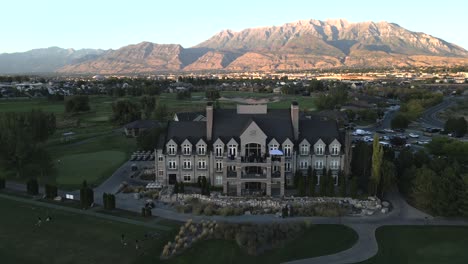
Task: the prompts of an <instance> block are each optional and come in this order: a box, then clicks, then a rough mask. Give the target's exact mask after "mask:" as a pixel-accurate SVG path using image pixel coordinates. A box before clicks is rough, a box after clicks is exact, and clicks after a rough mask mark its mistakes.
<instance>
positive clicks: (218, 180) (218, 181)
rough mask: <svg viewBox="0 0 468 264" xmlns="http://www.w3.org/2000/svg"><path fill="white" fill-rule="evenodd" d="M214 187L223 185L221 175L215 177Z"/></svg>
mask: <svg viewBox="0 0 468 264" xmlns="http://www.w3.org/2000/svg"><path fill="white" fill-rule="evenodd" d="M215 185H218V186H219V185H223V176H222V175H216V177H215Z"/></svg>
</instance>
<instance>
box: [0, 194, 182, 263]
mask: <svg viewBox="0 0 468 264" xmlns="http://www.w3.org/2000/svg"><path fill="white" fill-rule="evenodd" d="M0 208H2V212H8V213H2V217H0V227H1V228H0V256H1V257H0V258H1V263H5V264H6V263H21V264H29V263H36V264H42V263H44V264H45V263H49V264H54V263H57V264H58V263H69V264H72V263H89V264H93V263H99V264H106V263H110V264H111V263H112V264H113V263H142V262H143V263H150V261H152V259H154V256H159V253H160V248H161V247H162V246H163V244H164V243H165V242H166V241H167V240H168V239H170V238H172V234H171V235H169V234H167V233H166V232H161V231H160V230H155V229H152V228H148V227H141V226H135V225H130V224H125V223H120V222H114V221H109V220H104V219H99V218H95V217H91V216H83V215H78V214H74V213H69V212H64V211H61V210H53V209H48V208H44V207H39V206H33V205H29V204H25V203H21V202H14V201H10V200H4V199H1V198H0ZM47 215H50V216H51V217H52V220H53V221H52V222H49V223H47V222H43V224H42V225H41V227H37V226H35V224H36V222H37V217H42V219H43V220H45V218H46V217H47ZM169 226H173V227H176V226H177V225H176V224H169ZM145 232H158V233H160V234H161V235H162V237H161V238H159V239H156V238H155V239H151V240H147V241H142V240H143V238H144V234H145ZM170 233H172V232H170ZM121 234H125V236H126V237H127V241H128V242H129V245H128V246H126V247H125V246H123V245H121V244H120V235H121ZM136 239H138V240H140V241H141V242H140V243H141V246H142V249H140V250H139V251H136V249H135V242H134V241H135V240H136Z"/></svg>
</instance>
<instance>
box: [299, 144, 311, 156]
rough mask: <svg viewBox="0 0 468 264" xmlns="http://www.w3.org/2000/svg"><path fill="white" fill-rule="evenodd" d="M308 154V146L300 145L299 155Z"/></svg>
mask: <svg viewBox="0 0 468 264" xmlns="http://www.w3.org/2000/svg"><path fill="white" fill-rule="evenodd" d="M308 154H309V145H306V144H302V145H301V155H308Z"/></svg>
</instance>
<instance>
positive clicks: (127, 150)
mask: <svg viewBox="0 0 468 264" xmlns="http://www.w3.org/2000/svg"><path fill="white" fill-rule="evenodd" d="M134 150H136V141H135V139H134V138H126V137H125V136H123V135H121V134H119V133H111V134H106V135H103V136H100V137H96V138H91V139H89V140H87V141H85V142H83V143H80V142H79V143H70V144H61V145H56V146H54V147H51V148H49V152H50V153H51V154H52V156H53V160H54V163H55V167H56V168H57V173H56V175H57V177H56V181H57V183H58V185H59V187H60V188H65V189H76V188H78V187H79V186H80V184H81V183H82V182H83V180H87V182H88V184H92V185H98V184H99V183H100V182H102V181H104V180H105V179H107V178H109V177H110V176H111V175H112V173H113V172H114V171H115V170H116V169H117V168H119V167H120V166H121V165H122V164H123V163H124V162H125V161H126V160H127V159H128V158H129V157H130V154H131V153H132V152H133V151H134ZM59 160H60V161H59Z"/></svg>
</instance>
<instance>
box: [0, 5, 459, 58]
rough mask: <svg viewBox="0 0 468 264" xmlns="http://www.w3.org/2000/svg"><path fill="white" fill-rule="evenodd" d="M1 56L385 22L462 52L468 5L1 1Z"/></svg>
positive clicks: (189, 43)
mask: <svg viewBox="0 0 468 264" xmlns="http://www.w3.org/2000/svg"><path fill="white" fill-rule="evenodd" d="M1 10H2V12H1V15H0V30H1V40H0V53H3V52H21V51H26V50H30V49H33V48H45V47H50V46H59V47H62V48H75V49H80V48H102V49H109V48H113V49H117V48H119V47H122V46H125V45H128V44H135V43H139V42H142V41H151V42H156V43H161V44H163V43H164V44H167V43H177V44H181V45H182V46H184V47H190V46H193V45H196V44H198V43H200V42H202V41H204V40H206V39H208V38H209V37H211V36H212V35H214V34H216V33H217V32H219V31H221V30H223V29H232V30H235V31H239V30H242V29H244V28H248V27H259V26H271V25H281V24H284V23H287V22H293V21H296V20H301V19H311V18H313V19H319V20H325V19H327V18H344V19H347V20H348V21H350V22H361V21H369V20H371V21H383V20H384V21H389V22H394V23H397V24H399V25H400V26H402V27H405V28H407V29H409V30H412V31H418V32H425V33H428V34H431V35H433V36H436V37H439V38H442V39H444V40H446V41H448V42H451V43H455V44H458V45H460V46H462V47H464V48H465V49H468V30H467V26H468V14H467V12H466V11H467V10H468V1H466V0H445V1H427V0H426V1H419V0H414V1H411V0H393V1H376V0H374V1H367V0H362V1H359V0H355V1H349V0H348V1H337V0H335V1H332V0H328V1H312V0H308V1H307V0H286V1H277V0H269V1H268V0H234V1H229V0H228V1H220V0H217V1H214V0H199V1H196V0H192V1H186V0H179V1H177V0H168V1H160V0H131V1H128V0H125V1H121V0H113V1H108V0H28V1H27V0H4V1H2V4H1Z"/></svg>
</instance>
